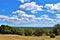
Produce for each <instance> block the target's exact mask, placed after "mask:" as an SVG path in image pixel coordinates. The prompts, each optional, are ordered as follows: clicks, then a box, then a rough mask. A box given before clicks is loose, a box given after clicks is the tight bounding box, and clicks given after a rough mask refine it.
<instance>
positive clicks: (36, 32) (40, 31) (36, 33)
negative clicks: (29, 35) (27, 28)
mask: <svg viewBox="0 0 60 40" xmlns="http://www.w3.org/2000/svg"><path fill="white" fill-rule="evenodd" d="M42 34H43V32H42V30H41V29H36V30H35V32H34V33H33V35H35V36H42Z"/></svg>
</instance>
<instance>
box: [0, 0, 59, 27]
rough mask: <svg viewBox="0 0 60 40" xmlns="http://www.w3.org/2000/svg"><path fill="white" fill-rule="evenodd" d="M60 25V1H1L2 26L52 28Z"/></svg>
mask: <svg viewBox="0 0 60 40" xmlns="http://www.w3.org/2000/svg"><path fill="white" fill-rule="evenodd" d="M58 23H59V24H60V0H0V25H2V24H5V25H11V26H19V27H52V26H54V25H55V24H58Z"/></svg>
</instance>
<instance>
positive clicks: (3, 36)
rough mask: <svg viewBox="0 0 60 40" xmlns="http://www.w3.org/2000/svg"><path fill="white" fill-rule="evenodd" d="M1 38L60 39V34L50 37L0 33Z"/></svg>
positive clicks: (13, 39)
mask: <svg viewBox="0 0 60 40" xmlns="http://www.w3.org/2000/svg"><path fill="white" fill-rule="evenodd" d="M0 40H60V36H56V38H50V37H49V36H40V37H36V36H35V37H34V36H20V35H11V34H8V35H7V34H0Z"/></svg>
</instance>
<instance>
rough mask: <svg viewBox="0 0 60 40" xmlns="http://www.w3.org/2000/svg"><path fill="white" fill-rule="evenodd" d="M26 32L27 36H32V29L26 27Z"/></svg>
mask: <svg viewBox="0 0 60 40" xmlns="http://www.w3.org/2000/svg"><path fill="white" fill-rule="evenodd" d="M24 34H25V36H32V34H33V33H32V29H25V30H24Z"/></svg>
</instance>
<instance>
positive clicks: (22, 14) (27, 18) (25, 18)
mask: <svg viewBox="0 0 60 40" xmlns="http://www.w3.org/2000/svg"><path fill="white" fill-rule="evenodd" d="M13 14H18V16H19V18H20V19H21V21H31V22H32V21H34V18H35V15H28V14H26V13H25V12H24V11H21V10H17V11H15V12H13Z"/></svg>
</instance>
